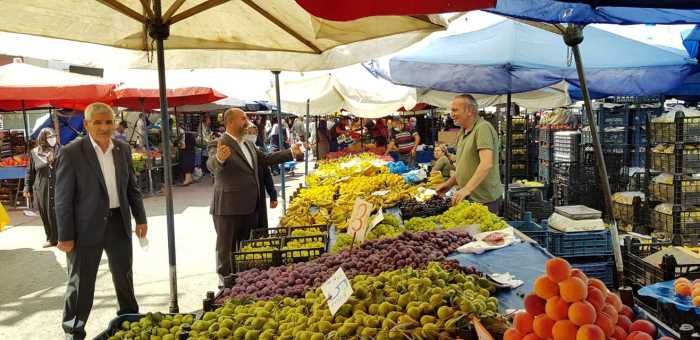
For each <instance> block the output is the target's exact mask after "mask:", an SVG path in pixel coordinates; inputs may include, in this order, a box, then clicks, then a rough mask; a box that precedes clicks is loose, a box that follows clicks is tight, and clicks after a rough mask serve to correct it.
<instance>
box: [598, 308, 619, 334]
mask: <svg viewBox="0 0 700 340" xmlns="http://www.w3.org/2000/svg"><path fill="white" fill-rule="evenodd" d="M595 324H596V326H598V327H600V329H602V330H603V333H605V336H608V337H610V336H612V335H613V334H614V333H615V327H616V326H615V323H613V319H612V317H611V316H610V315H608V314H605V313H600V314H598V317H597V318H596V320H595Z"/></svg>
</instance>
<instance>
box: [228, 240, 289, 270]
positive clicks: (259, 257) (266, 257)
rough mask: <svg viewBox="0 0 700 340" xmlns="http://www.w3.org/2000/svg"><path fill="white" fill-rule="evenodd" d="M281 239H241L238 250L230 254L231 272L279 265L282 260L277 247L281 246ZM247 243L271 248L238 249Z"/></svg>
mask: <svg viewBox="0 0 700 340" xmlns="http://www.w3.org/2000/svg"><path fill="white" fill-rule="evenodd" d="M283 240H284V239H283V238H281V237H270V238H263V239H257V240H245V241H241V243H240V248H239V250H238V251H235V252H233V254H232V263H233V268H232V270H233V272H234V273H239V272H243V271H246V270H249V269H253V268H257V269H267V268H270V267H275V266H279V265H281V264H282V260H281V257H280V250H279V249H280V248H281V247H282V243H283ZM248 245H250V246H253V247H255V248H261V247H269V248H271V249H269V250H258V251H245V252H244V251H240V249H243V248H244V247H245V246H248Z"/></svg>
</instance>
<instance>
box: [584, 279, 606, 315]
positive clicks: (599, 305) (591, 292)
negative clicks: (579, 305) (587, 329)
mask: <svg viewBox="0 0 700 340" xmlns="http://www.w3.org/2000/svg"><path fill="white" fill-rule="evenodd" d="M586 301H588V302H589V303H590V304H592V305H593V307H594V308H595V311H596V312H599V313H600V312H601V311H602V310H603V307H604V306H605V295H603V292H601V291H600V289H598V288H596V287H594V286H591V285H589V286H588V297H587V298H586Z"/></svg>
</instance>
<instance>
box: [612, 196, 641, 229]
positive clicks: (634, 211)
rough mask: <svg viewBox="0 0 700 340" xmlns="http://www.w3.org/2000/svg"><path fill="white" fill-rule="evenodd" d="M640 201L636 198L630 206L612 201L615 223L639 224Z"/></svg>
mask: <svg viewBox="0 0 700 340" xmlns="http://www.w3.org/2000/svg"><path fill="white" fill-rule="evenodd" d="M641 209H642V201H641V199H640V198H636V197H635V199H634V200H633V201H632V204H624V203H620V202H617V201H613V217H614V218H615V220H616V221H618V222H622V223H628V224H634V225H636V224H639V223H640V217H641Z"/></svg>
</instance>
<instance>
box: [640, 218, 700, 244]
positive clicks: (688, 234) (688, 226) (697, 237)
mask: <svg viewBox="0 0 700 340" xmlns="http://www.w3.org/2000/svg"><path fill="white" fill-rule="evenodd" d="M673 215H674V214H673V213H671V214H667V213H665V212H660V211H657V210H656V209H654V210H652V211H651V226H652V228H654V230H656V231H657V232H658V233H660V234H663V235H665V238H666V239H669V240H670V239H673V238H676V237H679V238H680V239H681V242H680V243H682V244H683V245H691V246H697V245H700V211H680V212H678V217H677V218H679V220H678V221H676V220H674V216H673Z"/></svg>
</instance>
